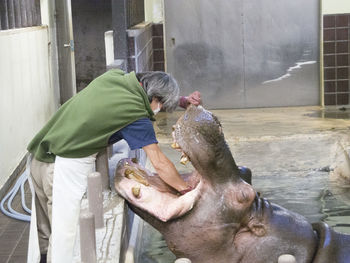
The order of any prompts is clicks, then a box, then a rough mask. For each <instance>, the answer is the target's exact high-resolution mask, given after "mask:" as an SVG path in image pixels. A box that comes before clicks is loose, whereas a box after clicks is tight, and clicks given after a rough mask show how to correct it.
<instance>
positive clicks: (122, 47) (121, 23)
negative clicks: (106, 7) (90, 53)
mask: <svg viewBox="0 0 350 263" xmlns="http://www.w3.org/2000/svg"><path fill="white" fill-rule="evenodd" d="M127 2H128V1H127V0H112V24H113V26H112V27H113V39H114V56H115V59H122V60H124V61H125V63H124V65H125V68H124V70H126V69H127V68H128V65H127V64H128V61H127V60H128V38H127V32H126V29H127Z"/></svg>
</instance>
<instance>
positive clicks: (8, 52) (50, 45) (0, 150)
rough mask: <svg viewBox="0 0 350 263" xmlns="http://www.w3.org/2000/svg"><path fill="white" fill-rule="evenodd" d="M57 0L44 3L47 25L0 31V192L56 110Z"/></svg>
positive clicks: (44, 19)
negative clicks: (55, 7)
mask: <svg viewBox="0 0 350 263" xmlns="http://www.w3.org/2000/svg"><path fill="white" fill-rule="evenodd" d="M50 2H53V1H50V0H42V1H41V4H42V6H41V8H42V21H43V24H44V23H45V24H47V26H41V27H29V28H21V29H13V30H3V31H0V58H1V59H0V188H1V187H2V186H3V185H4V184H5V182H6V181H7V179H8V178H9V176H10V175H11V174H12V173H13V172H14V170H15V168H16V167H17V166H18V164H19V163H20V161H21V160H22V159H23V157H24V156H25V154H26V152H27V151H26V147H27V145H28V143H29V142H30V140H31V139H32V138H33V136H34V135H35V134H36V133H37V132H38V131H39V130H40V128H41V127H42V126H43V125H44V124H45V123H46V121H47V120H48V119H49V118H50V116H51V115H52V114H53V113H54V112H55V111H56V109H57V108H58V102H59V95H58V94H59V90H58V66H57V65H58V64H57V50H56V40H55V38H56V37H55V36H56V32H55V31H54V28H55V25H54V23H53V21H54V19H53V14H54V12H53V9H52V8H53V6H54V3H53V4H52V3H50Z"/></svg>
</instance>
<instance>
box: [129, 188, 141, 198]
mask: <svg viewBox="0 0 350 263" xmlns="http://www.w3.org/2000/svg"><path fill="white" fill-rule="evenodd" d="M131 191H132V194H133V195H134V196H135V197H136V198H139V197H140V191H141V187H140V186H134V187H133V188H131Z"/></svg>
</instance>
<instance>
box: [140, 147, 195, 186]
mask: <svg viewBox="0 0 350 263" xmlns="http://www.w3.org/2000/svg"><path fill="white" fill-rule="evenodd" d="M143 150H144V151H145V152H146V154H147V157H148V158H149V159H150V160H151V163H152V165H153V167H154V169H155V170H156V171H157V173H158V175H159V176H160V178H162V180H163V181H164V182H166V183H167V184H168V185H170V186H171V187H173V188H175V189H176V190H177V191H179V192H181V191H185V190H187V189H189V186H188V185H187V183H186V182H185V181H184V180H183V179H182V178H181V176H180V174H179V173H178V172H177V170H176V168H175V166H174V164H173V163H172V162H171V161H170V160H169V159H168V158H167V157H166V156H165V155H164V153H163V152H162V151H161V150H160V148H159V146H158V144H156V143H153V144H149V145H146V146H144V147H143Z"/></svg>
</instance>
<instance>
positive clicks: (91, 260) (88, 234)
mask: <svg viewBox="0 0 350 263" xmlns="http://www.w3.org/2000/svg"><path fill="white" fill-rule="evenodd" d="M79 222H80V258H81V262H83V263H96V233H95V231H96V230H95V220H94V215H93V214H92V213H91V212H85V213H82V214H81V215H80V219H79Z"/></svg>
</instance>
